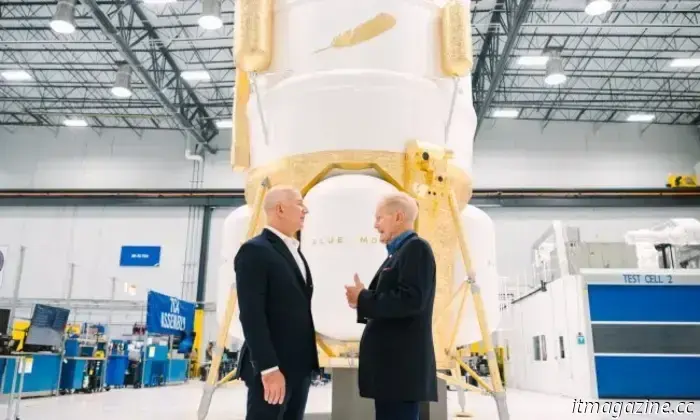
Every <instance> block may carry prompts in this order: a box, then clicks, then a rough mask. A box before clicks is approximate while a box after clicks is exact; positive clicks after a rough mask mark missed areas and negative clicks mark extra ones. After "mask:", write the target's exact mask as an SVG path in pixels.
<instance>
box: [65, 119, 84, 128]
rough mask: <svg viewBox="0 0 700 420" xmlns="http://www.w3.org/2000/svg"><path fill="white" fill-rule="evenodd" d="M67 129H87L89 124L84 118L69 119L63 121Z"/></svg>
mask: <svg viewBox="0 0 700 420" xmlns="http://www.w3.org/2000/svg"><path fill="white" fill-rule="evenodd" d="M63 125H65V126H66V127H87V126H88V123H87V121H85V120H84V119H82V118H67V119H65V120H63Z"/></svg>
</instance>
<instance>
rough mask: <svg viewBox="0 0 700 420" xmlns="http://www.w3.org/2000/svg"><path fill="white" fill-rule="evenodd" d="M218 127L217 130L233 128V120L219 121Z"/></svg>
mask: <svg viewBox="0 0 700 420" xmlns="http://www.w3.org/2000/svg"><path fill="white" fill-rule="evenodd" d="M216 127H217V128H232V127H233V121H231V120H219V121H217V122H216Z"/></svg>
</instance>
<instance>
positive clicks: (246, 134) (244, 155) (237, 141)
mask: <svg viewBox="0 0 700 420" xmlns="http://www.w3.org/2000/svg"><path fill="white" fill-rule="evenodd" d="M249 100H250V80H249V79H248V73H246V72H245V71H243V70H241V68H240V67H238V68H236V85H235V93H234V97H233V139H232V140H233V144H232V145H231V166H233V169H234V170H238V171H240V170H244V169H248V168H249V167H250V123H249V122H248V101H249Z"/></svg>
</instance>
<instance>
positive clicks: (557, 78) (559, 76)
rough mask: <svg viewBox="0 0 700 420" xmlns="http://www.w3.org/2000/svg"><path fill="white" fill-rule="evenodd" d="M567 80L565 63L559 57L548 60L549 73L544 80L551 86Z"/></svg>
mask: <svg viewBox="0 0 700 420" xmlns="http://www.w3.org/2000/svg"><path fill="white" fill-rule="evenodd" d="M565 81H566V74H565V73H564V64H563V63H562V61H561V58H559V57H552V59H551V60H549V61H547V73H546V75H545V78H544V82H545V83H546V84H548V85H550V86H556V85H560V84H562V83H564V82H565Z"/></svg>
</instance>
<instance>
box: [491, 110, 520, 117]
mask: <svg viewBox="0 0 700 420" xmlns="http://www.w3.org/2000/svg"><path fill="white" fill-rule="evenodd" d="M518 115H520V111H519V110H517V109H494V110H493V112H492V113H491V116H492V117H494V118H518Z"/></svg>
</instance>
